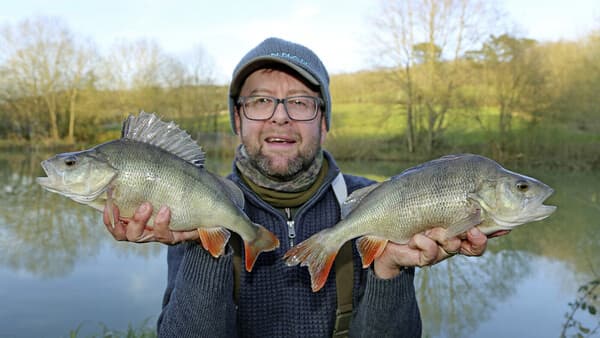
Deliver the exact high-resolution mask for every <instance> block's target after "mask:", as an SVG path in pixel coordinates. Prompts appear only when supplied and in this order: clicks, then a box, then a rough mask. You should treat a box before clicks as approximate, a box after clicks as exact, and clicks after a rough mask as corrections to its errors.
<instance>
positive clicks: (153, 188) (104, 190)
mask: <svg viewBox="0 0 600 338" xmlns="http://www.w3.org/2000/svg"><path fill="white" fill-rule="evenodd" d="M42 167H43V168H44V171H45V172H46V174H47V175H48V177H39V178H37V182H38V183H39V184H40V185H41V186H42V187H44V188H45V189H46V190H48V191H51V192H54V193H58V194H61V195H64V196H66V197H69V198H71V199H73V200H74V201H76V202H79V203H83V204H86V205H88V206H91V207H93V208H95V209H97V210H99V211H102V210H103V209H104V206H105V205H108V206H109V210H111V211H112V210H113V209H112V208H111V207H110V206H111V205H113V204H115V205H117V206H118V207H119V211H120V215H121V216H124V217H131V216H132V215H133V214H134V212H135V209H136V208H137V207H138V206H139V205H140V204H142V202H145V201H148V202H150V203H151V204H152V205H153V206H154V210H153V215H152V217H154V216H155V215H156V213H157V211H158V209H159V207H161V206H168V207H169V208H170V210H171V220H170V223H169V227H170V229H171V230H174V231H188V230H197V231H198V234H199V237H200V240H201V243H202V245H203V247H204V248H205V249H207V250H208V251H209V252H210V253H211V254H212V255H213V256H214V257H219V256H220V255H221V254H222V253H223V251H224V248H225V245H226V244H227V241H228V240H229V237H230V233H229V231H234V232H236V233H238V234H239V235H240V237H241V238H242V239H243V240H244V249H245V251H244V254H245V259H246V270H248V271H250V270H252V267H253V265H254V263H255V261H256V259H257V258H258V255H259V254H260V253H261V252H264V251H271V250H274V249H275V248H277V247H279V240H278V239H277V237H275V235H274V234H273V233H271V232H270V231H268V230H267V229H265V228H264V227H263V226H261V225H259V224H255V223H253V222H251V221H250V219H249V218H248V216H247V215H246V214H245V213H244V212H243V205H244V195H243V193H242V191H241V190H240V189H239V188H238V187H237V186H236V185H235V184H234V183H233V182H231V181H229V180H227V179H225V178H222V177H220V176H218V175H215V174H213V173H211V172H209V171H208V170H206V169H205V168H204V152H203V151H202V149H201V148H200V147H199V146H198V145H197V144H196V142H195V141H193V140H192V139H191V137H190V136H189V134H187V133H186V132H184V131H183V130H181V129H179V127H177V125H175V124H174V123H172V122H171V123H165V122H163V121H161V120H160V119H159V118H158V117H156V115H154V114H147V113H144V112H141V113H140V114H139V115H138V116H130V117H129V118H128V119H127V120H126V121H125V123H124V124H123V131H122V137H121V138H120V139H117V140H113V141H109V142H106V143H103V144H100V145H98V146H96V147H93V148H91V149H88V150H84V151H80V152H73V153H63V154H58V155H56V156H54V157H52V158H50V159H48V160H45V161H43V162H42ZM112 221H113V222H115V223H116V222H117V220H114V219H113V220H112Z"/></svg>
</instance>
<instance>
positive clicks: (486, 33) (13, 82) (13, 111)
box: [0, 0, 600, 152]
mask: <svg viewBox="0 0 600 338" xmlns="http://www.w3.org/2000/svg"><path fill="white" fill-rule="evenodd" d="M379 5H380V7H381V8H380V9H381V12H380V15H378V16H377V18H375V19H374V20H373V22H372V27H373V34H371V35H372V36H373V41H372V43H371V46H372V48H371V49H372V53H373V60H374V61H375V62H374V63H376V64H380V65H381V66H380V67H378V68H375V69H373V70H372V71H366V72H358V73H354V74H337V75H336V74H333V76H332V80H331V91H332V97H333V100H334V106H333V107H334V111H335V109H336V108H335V107H336V106H335V103H336V102H356V103H360V102H377V103H390V104H391V105H393V107H395V108H390V109H389V114H402V115H403V116H404V118H405V125H406V127H405V130H404V133H403V135H402V137H403V138H404V139H405V144H406V147H407V150H408V151H409V152H414V151H415V150H416V149H421V150H423V149H424V150H425V151H426V152H431V151H432V150H433V149H434V148H435V147H436V146H438V144H439V143H440V142H442V141H443V138H444V134H445V132H446V131H447V129H448V127H449V126H451V125H452V123H453V121H454V116H455V115H456V114H459V113H460V114H468V115H469V117H470V118H471V119H472V120H473V121H476V122H477V123H479V124H480V125H481V128H483V129H486V128H487V129H489V130H490V131H493V132H494V133H497V134H498V140H497V143H498V145H497V146H498V148H499V149H502V147H504V145H505V143H506V142H507V141H508V140H510V137H511V129H512V128H513V127H514V117H515V115H520V117H523V116H525V118H526V119H528V120H530V121H533V122H534V123H535V122H536V121H540V120H543V119H553V120H555V121H562V122H564V123H566V124H572V125H573V128H575V129H576V130H582V131H590V130H591V131H600V108H598V107H600V96H599V95H597V93H596V91H597V88H600V29H597V30H594V31H591V32H589V33H588V34H587V35H585V36H583V37H581V38H579V39H577V40H573V41H555V42H538V41H535V40H532V39H529V38H525V37H520V36H518V35H517V34H513V33H510V31H509V30H508V29H502V28H501V27H500V26H501V25H499V24H498V22H499V21H498V20H499V19H498V17H497V16H496V14H495V13H496V11H495V10H494V7H493V2H488V1H482V0H461V1H456V0H444V1H435V0H401V1H400V0H397V1H381V2H380V4H379ZM0 29H1V30H0V46H2V47H1V48H0V138H3V139H14V140H26V141H36V142H37V141H44V140H49V141H50V142H57V141H64V142H74V141H82V140H83V141H88V142H93V141H94V140H97V139H101V138H102V131H103V130H105V129H106V128H111V127H112V128H113V129H114V128H118V126H119V125H120V122H121V121H122V118H123V116H124V114H127V113H130V112H137V111H138V110H139V109H141V108H143V109H145V110H146V111H157V112H160V114H161V115H163V116H168V117H170V118H173V119H176V120H187V121H194V122H193V123H194V126H193V127H194V128H198V129H200V130H203V131H210V132H219V131H225V132H228V131H229V130H228V129H227V130H222V129H223V128H222V127H223V125H225V128H228V127H227V126H226V124H223V123H221V124H220V125H219V121H222V120H223V118H224V116H227V114H226V111H227V102H226V99H225V98H226V91H227V86H225V85H216V84H215V80H214V79H213V75H212V73H211V69H213V65H212V64H211V59H210V55H209V54H208V53H207V52H206V51H204V49H202V48H201V47H197V48H196V49H195V53H194V56H193V57H192V58H191V59H189V60H181V59H180V58H177V57H175V56H172V55H169V54H168V53H166V52H165V51H163V50H162V49H161V48H160V46H158V44H157V43H156V42H154V41H152V40H145V39H141V40H136V41H118V42H117V43H115V44H114V45H113V46H112V47H111V49H110V50H108V52H105V53H101V52H100V51H99V50H98V48H97V47H96V46H95V45H94V43H93V42H92V41H89V40H85V39H83V38H82V37H80V36H78V35H76V34H74V33H73V32H72V31H71V30H70V29H69V28H68V26H67V25H66V24H65V22H63V21H62V20H61V19H58V18H48V17H37V18H32V19H27V20H23V21H22V22H19V23H17V24H15V25H12V26H10V25H5V26H4V27H1V28H0ZM397 107H400V108H399V109H398V108H397ZM490 110H493V111H495V112H496V114H495V115H494V116H497V118H496V120H495V121H490V120H489V118H488V117H487V115H486V114H485V112H489V111H490ZM101 127H103V128H101Z"/></svg>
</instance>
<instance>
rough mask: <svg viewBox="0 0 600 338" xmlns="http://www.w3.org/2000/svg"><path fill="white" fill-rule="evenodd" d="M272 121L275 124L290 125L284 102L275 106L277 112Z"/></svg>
mask: <svg viewBox="0 0 600 338" xmlns="http://www.w3.org/2000/svg"><path fill="white" fill-rule="evenodd" d="M271 121H272V122H274V123H288V122H289V121H290V117H289V115H288V113H287V111H286V110H285V106H284V104H283V102H278V103H277V105H276V106H275V112H274V113H273V116H272V117H271Z"/></svg>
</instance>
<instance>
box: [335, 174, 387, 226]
mask: <svg viewBox="0 0 600 338" xmlns="http://www.w3.org/2000/svg"><path fill="white" fill-rule="evenodd" d="M380 185H381V183H375V184H371V185H369V186H366V187H364V188H360V189H357V190H354V192H353V193H352V194H350V196H348V198H347V199H346V200H345V201H344V203H343V204H342V207H341V214H342V218H346V216H348V214H349V213H350V212H352V210H354V209H355V208H356V206H357V205H358V204H359V203H360V201H362V199H363V198H365V196H367V195H368V194H369V193H370V192H371V191H373V189H375V188H377V187H378V186H380Z"/></svg>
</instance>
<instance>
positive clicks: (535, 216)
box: [530, 187, 557, 221]
mask: <svg viewBox="0 0 600 338" xmlns="http://www.w3.org/2000/svg"><path fill="white" fill-rule="evenodd" d="M552 194H554V189H552V188H550V187H548V191H547V192H546V193H545V194H543V195H542V196H540V198H539V199H538V200H537V201H535V202H534V204H537V205H538V206H537V207H536V208H534V210H533V212H532V213H531V214H530V217H531V220H532V221H541V220H543V219H545V218H547V217H548V216H550V215H552V213H554V212H555V211H556V209H557V207H556V206H555V205H546V204H544V202H545V201H546V200H547V199H548V198H549V197H550V196H552Z"/></svg>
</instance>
